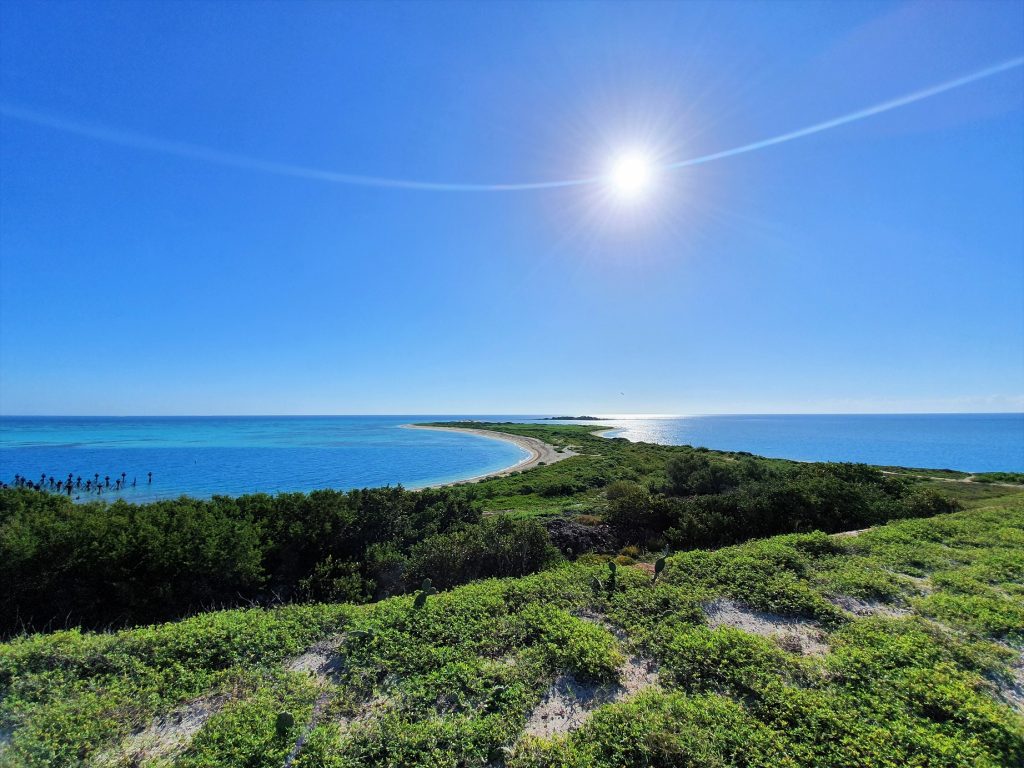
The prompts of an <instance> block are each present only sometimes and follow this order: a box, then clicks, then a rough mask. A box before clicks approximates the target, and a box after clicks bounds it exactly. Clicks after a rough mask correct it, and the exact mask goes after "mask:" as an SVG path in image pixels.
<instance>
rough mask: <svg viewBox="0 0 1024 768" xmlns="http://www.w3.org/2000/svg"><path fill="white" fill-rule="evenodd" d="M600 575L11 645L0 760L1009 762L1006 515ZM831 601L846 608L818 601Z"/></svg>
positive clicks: (1017, 565) (997, 510) (1018, 726)
mask: <svg viewBox="0 0 1024 768" xmlns="http://www.w3.org/2000/svg"><path fill="white" fill-rule="evenodd" d="M608 576H609V568H608V567H607V566H606V563H605V562H602V561H600V560H595V561H593V562H590V561H589V560H588V558H580V560H579V561H577V562H575V563H562V564H560V565H558V566H556V567H555V568H553V569H549V570H546V571H544V572H542V573H538V574H535V575H530V576H526V577H519V578H508V579H498V580H484V581H477V582H474V583H472V584H469V585H465V586H460V587H457V588H455V589H453V590H451V591H447V592H441V593H439V594H435V595H430V596H429V597H427V598H425V599H424V600H423V601H422V602H421V603H420V604H419V605H418V606H417V605H416V604H415V603H414V598H413V597H412V596H399V597H393V598H390V599H386V600H383V601H380V602H377V603H374V604H369V605H358V606H357V605H344V604H342V605H339V604H323V605H291V606H283V607H278V608H274V609H261V608H252V609H243V610H231V611H221V612H214V613H208V614H204V615H201V616H197V617H194V618H190V619H186V620H183V621H179V622H175V623H169V624H163V625H159V626H152V627H143V628H137V629H130V630H123V631H119V632H114V633H90V632H81V631H78V630H71V631H58V632H54V633H52V634H36V635H31V636H25V637H20V638H18V639H15V640H12V641H10V642H8V643H7V644H6V645H2V646H0V701H2V704H0V732H3V733H6V734H7V735H8V736H7V738H8V740H9V744H7V745H6V746H5V747H0V764H6V765H29V766H71V765H79V764H81V763H82V762H87V763H89V764H93V765H110V766H128V765H166V764H171V763H173V764H175V765H180V766H213V765H216V766H224V767H225V768H232V767H233V766H247V767H250V768H257V767H261V766H267V767H268V768H269V767H270V766H280V765H283V764H284V763H285V760H286V759H287V758H288V756H289V755H290V754H292V755H293V758H292V762H291V764H292V765H295V766H337V767H346V768H347V767H349V766H351V767H353V768H354V767H355V766H395V767H396V768H397V767H398V766H402V767H403V768H405V767H408V768H415V767H416V766H431V767H436V766H469V765H494V766H499V765H504V766H508V768H539V767H541V766H545V767H552V766H559V767H561V768H566V767H570V766H571V767H576V766H579V767H580V768H582V767H583V766H597V767H598V768H603V767H608V768H610V767H613V766H614V767H615V768H632V767H633V766H665V767H667V766H706V765H717V766H940V765H941V766H968V765H969V766H991V767H992V768H995V767H996V766H1010V765H1020V764H1021V763H1022V761H1024V717H1022V715H1021V711H1020V710H1019V709H1018V710H1016V711H1015V710H1014V709H1013V707H1012V704H1013V703H1014V702H1016V705H1017V706H1018V707H1020V706H1021V704H1022V700H1021V698H1020V696H1021V693H1022V688H1021V686H1022V684H1024V681H1022V679H1021V669H1022V668H1021V660H1020V649H1021V647H1022V645H1024V586H1022V584H1024V500H1021V499H1019V498H1018V499H1017V500H1014V501H1012V502H1010V503H1005V504H1000V505H994V506H988V507H980V508H978V509H973V510H967V511H962V512H958V513H954V514H947V515H941V516H937V517H932V518H929V519H926V520H905V521H900V522H894V523H890V524H888V525H884V526H880V527H877V528H873V529H872V530H870V531H866V532H864V533H861V534H859V535H857V536H845V537H835V536H829V535H826V534H824V533H820V532H817V533H807V534H791V535H786V536H779V537H775V538H769V539H763V540H759V541H754V542H749V543H745V544H741V545H738V546H733V547H728V548H724V549H719V550H715V551H706V550H692V551H688V552H681V553H678V554H674V555H670V556H669V557H668V558H667V559H666V565H665V566H664V570H663V572H662V573H661V575H660V577H659V578H658V579H657V580H654V579H653V578H652V574H651V573H649V572H647V571H644V570H641V569H639V568H635V567H629V566H619V567H618V568H617V569H616V571H615V586H614V589H609V588H608V582H609V578H608ZM595 579H597V580H599V581H600V582H601V584H600V587H598V586H597V585H596V584H595ZM716 600H717V601H721V600H729V601H734V603H735V604H736V605H741V606H743V607H744V608H745V609H746V610H750V611H761V612H767V613H764V614H760V615H763V616H767V617H769V618H770V617H772V616H777V617H779V618H780V620H781V619H788V618H798V619H799V620H800V622H801V626H811V627H814V628H816V631H818V632H819V633H820V638H821V640H820V642H821V643H822V645H823V647H824V652H817V653H813V654H810V655H808V654H806V653H802V652H801V649H800V648H799V646H795V645H794V644H792V643H791V642H788V641H787V639H786V638H785V637H783V636H782V635H779V636H773V635H770V634H769V635H765V634H751V633H750V632H748V631H745V630H744V629H743V628H741V627H732V626H726V625H722V626H717V627H716V628H712V627H711V626H709V622H708V619H707V613H706V612H707V611H708V606H709V605H710V604H712V601H716ZM854 600H856V601H857V603H856V605H857V606H858V609H859V610H860V613H852V612H850V611H849V610H847V608H844V607H843V606H844V605H846V606H848V607H849V606H851V605H852V604H853V603H851V601H854ZM629 658H641V659H646V660H648V661H649V662H650V663H651V664H652V665H654V666H655V668H656V669H657V670H658V675H657V683H656V684H653V685H650V686H647V687H645V688H644V689H643V690H640V691H639V692H635V693H633V694H632V695H623V694H615V693H614V691H616V690H622V686H621V685H619V686H617V685H616V683H617V682H621V680H622V679H623V676H624V675H625V674H626V673H625V669H626V667H627V666H628V664H627V660H628V659H629ZM310 659H313V660H314V661H313V662H311V661H310ZM567 679H568V680H572V681H574V685H576V686H577V688H578V689H582V688H584V687H586V686H591V687H594V688H596V689H601V690H608V691H609V692H610V693H609V695H608V696H606V697H604V698H600V697H599V698H597V701H598V702H599V705H597V706H595V707H594V708H593V710H592V711H588V712H586V713H585V714H586V716H585V717H583V718H582V720H581V722H580V723H579V724H578V727H575V728H571V727H569V728H562V729H559V728H554V729H552V730H553V734H552V735H551V736H550V737H549V738H540V737H535V736H531V735H530V732H528V727H529V724H530V722H531V717H532V716H533V715H534V712H535V709H536V708H537V707H538V705H539V704H540V702H541V701H542V700H543V699H544V698H545V697H546V696H549V695H551V692H552V691H555V690H559V681H560V680H567ZM563 687H564V686H563ZM183 712H188V713H190V714H189V717H190V718H191V719H190V720H186V718H185V717H184V716H183V715H182V713H183ZM176 713H177V714H176ZM282 713H286V714H287V715H288V717H285V718H282V717H281V715H282ZM183 722H188V723H189V727H188V728H186V727H185V726H184V725H182V723H183ZM282 722H283V723H284V725H283V727H282V728H280V729H279V724H280V723H282ZM297 744H301V747H299V748H297Z"/></svg>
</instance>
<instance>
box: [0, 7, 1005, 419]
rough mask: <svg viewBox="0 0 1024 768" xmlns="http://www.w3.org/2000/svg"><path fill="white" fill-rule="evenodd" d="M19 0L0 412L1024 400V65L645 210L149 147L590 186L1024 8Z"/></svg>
mask: <svg viewBox="0 0 1024 768" xmlns="http://www.w3.org/2000/svg"><path fill="white" fill-rule="evenodd" d="M0 14H2V18H0V65H2V67H0V105H2V106H3V107H4V108H5V109H6V110H7V113H8V114H7V115H6V116H0V130H2V142H0V413H5V414H168V413H170V414H174V413H182V414H229V413H277V414H286V413H444V412H454V413H527V412H539V413H543V412H547V413H550V412H560V411H571V412H582V413H626V412H643V413H709V412H771V411H775V412H857V411H890V412H891V411H999V410H1022V409H1024V224H1022V222H1024V121H1022V117H1024V69H1022V68H1020V67H1018V68H1015V69H1012V70H1009V71H1007V72H1004V73H1001V74H998V75H994V76H992V77H988V78H985V79H983V80H980V81H978V82H976V83H973V84H971V85H967V86H964V87H962V88H957V89H955V90H950V91H948V92H945V93H943V94H940V95H936V96H934V97H932V98H929V99H926V100H923V101H919V102H916V103H913V104H910V105H908V106H905V107H902V108H900V109H895V110H892V111H889V112H886V113H884V114H880V115H877V116H874V117H872V118H870V119H866V120H863V121H860V122H856V123H852V124H849V125H845V126H841V127H837V128H835V129H832V130H829V131H824V132H821V133H817V134H815V135H811V136H806V137H803V138H799V139H795V140H793V141H791V142H788V143H784V144H779V145H777V146H772V147H768V148H765V149H762V150H758V151H754V152H749V153H746V154H742V155H738V156H735V157H730V158H726V159H721V160H717V161H713V162H708V163H706V164H703V165H699V166H694V167H690V168H683V169H679V170H676V171H673V172H665V173H659V174H657V175H656V178H655V179H654V182H653V184H652V187H651V189H650V190H649V194H647V195H645V196H643V199H641V200H637V201H634V202H632V203H630V204H625V203H622V202H621V201H618V200H616V199H612V198H611V197H610V195H609V192H608V190H607V188H606V186H605V185H603V184H598V185H589V186H582V187H568V188H564V189H554V190H538V191H524V192H431V191H416V190H405V189H388V188H373V187H363V186H350V185H346V184H341V183H337V182H332V181H324V180H316V179H311V178H302V177H300V176H289V175H282V174H280V173H275V172H271V170H269V169H267V168H263V169H260V168H259V167H256V166H253V167H239V166H233V165H226V164H223V163H218V162H212V161H211V160H209V159H203V158H201V157H194V156H185V155H183V154H181V153H175V152H170V151H158V150H159V147H153V146H151V147H150V148H145V147H142V146H139V140H137V139H135V138H131V139H130V140H125V136H127V134H129V133H130V134H132V135H139V136H144V137H148V138H147V139H146V141H158V140H159V141H163V142H183V143H187V144H190V145H198V146H201V147H206V148H210V149H212V150H217V151H219V152H224V153H230V154H232V155H239V156H244V157H247V158H253V159H255V160H259V161H263V162H267V163H282V164H290V165H296V166H303V167H306V168H313V169H322V170H325V171H336V172H343V173H352V174H363V175H371V176H383V177H394V178H403V179H417V180H431V181H434V180H436V181H454V182H470V183H492V182H494V183H505V182H520V181H533V180H558V179H572V178H579V177H588V176H593V175H595V174H602V173H604V172H605V170H606V167H607V163H608V162H609V158H610V157H612V156H613V155H615V154H616V153H617V152H618V151H619V150H620V149H622V148H629V147H639V148H640V149H642V150H643V151H645V152H647V153H649V154H651V155H652V156H656V157H657V158H658V159H659V160H660V161H664V162H668V161H673V160H679V159H685V158H688V157H694V156H699V155H704V154H709V153H715V152H718V151H720V150H725V149H729V148H732V147H736V146H740V145H744V144H747V143H750V142H753V141H757V140H760V139H764V138H768V137H771V136H775V135H778V134H781V133H785V132H788V131H791V130H794V129H799V128H801V127H804V126H807V125H810V124H814V123H817V122H820V121H823V120H827V119H829V118H833V117H836V116H839V115H843V114H846V113H849V112H853V111H856V110H859V109H862V108H864V107H869V106H871V105H874V104H877V103H879V102H883V101H886V100H888V99H893V98H896V97H899V96H902V95H904V94H907V93H910V92H913V91H917V90H919V89H922V88H926V87H928V86H931V85H935V84H937V83H941V82H944V81H947V80H950V79H953V78H957V77H960V76H962V75H965V74H969V73H971V72H973V71H976V70H979V69H983V68H985V67H987V66H989V65H992V64H997V63H999V62H1001V61H1005V60H1007V59H1010V58H1012V57H1016V56H1020V55H1021V54H1022V53H1024V5H1022V4H1021V3H1020V2H995V3H983V2H971V3H967V2H954V3H941V2H930V3H880V2H868V3H858V2H841V3H836V2H828V3H807V4H804V3H784V2H771V3H754V4H743V3H723V2H715V3H710V4H701V3H697V2H687V3H678V4H670V3H654V4H650V5H642V4H637V3H629V4H621V5H619V4H600V3H584V4H573V3H568V2H559V3H539V2H536V3H522V4H500V3H496V2H486V3H472V4H471V3H466V4H442V3H432V2H417V3H412V4H401V3H379V4H366V5H360V4H356V3H350V2H346V3H333V4H332V3H308V4H297V3H279V4H260V3H249V2H246V3H228V2H223V3H205V4H202V3H201V4H192V3H182V2H175V3H168V4H164V5H161V4H157V3H124V4H104V3H85V2H82V3H59V4H58V3H24V2H14V1H11V2H5V3H3V5H2V6H0ZM12 110H22V112H24V110H31V111H32V112H34V113H36V114H39V115H43V116H45V118H44V119H45V120H50V121H51V122H52V121H64V122H63V124H64V126H65V128H67V127H69V124H74V125H71V128H72V130H66V129H55V128H54V127H48V126H46V125H43V124H40V123H39V122H38V121H34V122H33V121H26V120H24V119H20V118H17V117H12V116H11V114H12ZM82 125H86V126H92V128H90V129H89V131H91V132H92V133H93V134H95V132H96V131H102V132H105V134H104V135H106V136H107V137H108V138H113V139H115V140H114V141H110V140H100V139H98V138H97V137H96V136H95V135H86V133H88V132H89V131H87V132H85V133H83V131H81V130H77V129H76V128H75V126H82ZM129 138H130V137H129Z"/></svg>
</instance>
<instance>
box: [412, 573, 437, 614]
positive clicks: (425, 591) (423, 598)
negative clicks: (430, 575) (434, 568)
mask: <svg viewBox="0 0 1024 768" xmlns="http://www.w3.org/2000/svg"><path fill="white" fill-rule="evenodd" d="M436 594H437V590H436V589H434V586H433V584H431V583H430V579H424V580H423V583H422V584H420V591H419V593H418V594H417V595H416V599H415V600H413V601H412V607H413V608H415V609H416V610H419V609H420V608H422V607H423V606H425V605H426V604H427V598H428V597H429V596H430V595H436Z"/></svg>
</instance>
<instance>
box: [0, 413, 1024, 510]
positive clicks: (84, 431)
mask: <svg viewBox="0 0 1024 768" xmlns="http://www.w3.org/2000/svg"><path fill="white" fill-rule="evenodd" d="M456 418H475V419H482V420H489V419H493V420H514V421H533V420H535V419H536V417H534V418H526V417H506V416H461V417H456V416H436V415H435V416H298V417H159V418H134V417H133V418H99V417H78V418H65V417H2V418H0V479H2V480H4V481H7V482H10V480H11V479H12V478H13V476H14V474H15V473H18V474H22V475H25V476H27V477H30V478H34V479H38V478H39V476H40V474H41V473H44V472H45V473H46V474H47V475H51V474H52V475H54V476H56V477H61V478H63V477H66V476H67V474H68V473H69V472H71V473H72V474H74V475H76V476H78V475H81V476H82V477H83V479H84V478H87V477H93V476H94V475H95V474H97V473H98V474H99V475H100V478H101V479H102V478H103V477H104V476H106V475H109V476H110V482H111V484H113V483H114V481H115V479H116V478H118V477H120V474H121V472H125V473H126V476H127V480H128V483H129V484H130V483H131V481H132V479H133V478H134V479H136V482H137V485H136V487H135V488H131V487H129V488H127V489H126V490H125V491H123V492H121V493H119V494H118V493H112V492H105V493H104V494H103V497H102V498H104V499H112V498H117V497H120V498H125V499H127V500H130V501H147V500H151V499H158V498H169V497H176V496H178V495H180V494H182V493H185V494H189V495H191V496H197V497H201V498H202V497H209V496H211V495H214V494H227V495H237V494H241V493H251V492H256V491H263V492H267V493H275V492H279V491H309V490H313V489H316V488H339V489H347V488H357V487H373V486H381V485H388V484H390V485H396V484H398V483H401V484H403V485H405V486H406V487H408V488H416V487H420V486H424V485H431V484H434V483H442V482H451V481H454V480H461V479H466V478H469V477H474V476H476V475H480V474H484V473H488V472H493V471H496V470H499V469H503V468H505V467H507V466H510V465H512V464H514V463H516V462H517V461H519V460H520V459H522V458H523V457H524V456H525V452H524V451H522V450H521V449H520V448H517V447H516V446H514V445H511V444H509V443H505V442H500V441H497V440H490V439H488V438H483V437H476V436H473V435H464V434H455V433H444V432H433V431H428V430H412V429H403V428H402V425H403V424H407V423H409V422H417V421H421V422H422V421H442V420H451V419H456ZM600 424H601V425H609V426H613V427H615V431H614V432H610V433H608V435H609V436H619V437H625V438H628V439H630V440H645V441H649V442H657V443H666V444H688V445H703V446H706V447H708V448H717V449H722V450H737V451H750V452H751V453H756V454H760V455H764V456H774V457H781V458H789V459H798V460H803V461H863V462H867V463H871V464H889V465H898V466H907V467H927V468H949V469H960V470H965V471H970V472H986V471H999V470H1003V471H1018V472H1020V471H1024V414H956V415H910V416H892V415H884V416H882V415H879V416H692V417H678V418H656V419H648V418H644V419H634V418H629V419H622V418H611V419H606V420H602V421H601V422H600ZM593 426H594V428H595V429H597V428H598V426H599V425H598V424H597V423H595V424H593ZM148 472H152V473H153V483H152V485H150V484H148V483H147V481H146V475H147V473H148Z"/></svg>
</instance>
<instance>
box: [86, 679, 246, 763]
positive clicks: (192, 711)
mask: <svg viewBox="0 0 1024 768" xmlns="http://www.w3.org/2000/svg"><path fill="white" fill-rule="evenodd" d="M230 699H231V696H229V695H228V694H223V693H222V694H215V695H210V696H202V697H200V698H198V699H195V700H194V701H190V702H189V703H187V704H184V705H182V706H180V707H177V708H176V709H173V710H171V711H170V712H168V713H167V714H165V715H162V716H160V717H158V718H156V719H155V720H153V722H151V723H150V724H149V725H148V726H146V727H145V728H144V729H142V730H140V731H136V732H135V733H132V734H131V735H129V736H128V737H126V738H125V739H124V740H123V741H122V742H121V744H120V745H119V746H118V748H117V750H116V751H115V752H113V753H103V754H101V755H97V757H96V759H95V761H94V764H95V765H112V764H115V763H116V764H121V763H122V762H124V761H126V760H127V762H128V764H130V765H142V764H144V763H146V762H149V761H151V760H167V761H170V760H173V759H174V758H176V757H177V756H178V755H180V754H181V753H182V752H184V751H185V750H186V749H187V748H188V745H189V744H190V743H191V742H192V738H193V737H194V736H195V735H196V734H197V733H198V732H199V729H200V728H202V727H203V725H205V724H206V721H207V720H209V719H210V717H211V716H212V715H214V714H215V713H216V712H218V711H219V710H220V709H221V707H223V706H224V705H225V704H226V703H227V702H228V701H229V700H230Z"/></svg>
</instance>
